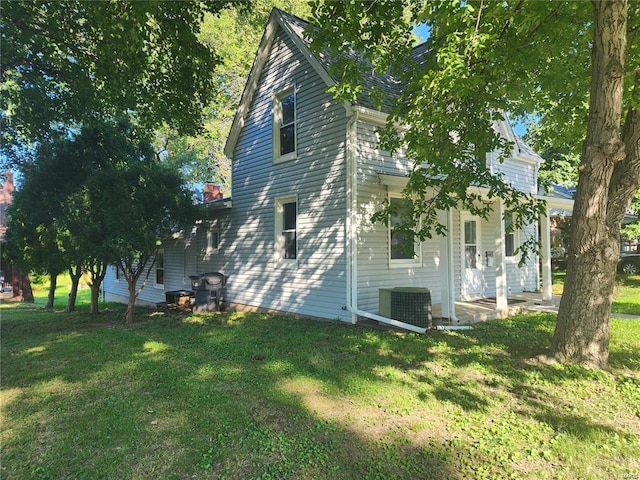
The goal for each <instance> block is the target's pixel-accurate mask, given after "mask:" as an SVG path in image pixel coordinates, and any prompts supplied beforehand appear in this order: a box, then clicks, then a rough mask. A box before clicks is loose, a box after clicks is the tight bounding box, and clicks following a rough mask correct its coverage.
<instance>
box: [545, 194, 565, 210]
mask: <svg viewBox="0 0 640 480" xmlns="http://www.w3.org/2000/svg"><path fill="white" fill-rule="evenodd" d="M536 199H538V200H544V201H545V202H546V203H547V208H549V209H550V208H555V209H559V210H573V199H571V198H560V197H547V196H545V195H536Z"/></svg>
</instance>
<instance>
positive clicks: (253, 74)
mask: <svg viewBox="0 0 640 480" xmlns="http://www.w3.org/2000/svg"><path fill="white" fill-rule="evenodd" d="M278 25H279V23H278V21H277V19H276V12H275V11H274V12H272V13H271V18H269V22H268V23H267V26H266V27H265V29H264V33H263V35H262V39H261V40H260V45H259V46H258V52H257V53H256V58H255V59H254V60H253V65H252V66H251V71H250V72H249V78H248V79H247V83H246V84H245V86H244V91H243V92H242V97H241V98H240V103H239V104H238V109H237V110H236V114H235V116H234V117H233V123H232V124H231V129H230V130H229V135H228V136H227V141H226V143H225V145H224V154H225V155H226V156H227V158H233V151H234V149H235V146H236V142H237V141H238V137H239V136H240V131H241V130H242V127H244V123H245V118H246V115H247V112H248V111H249V107H250V105H251V100H252V99H253V95H254V93H255V91H256V89H257V88H258V81H259V80H260V74H261V73H262V69H263V67H264V64H265V63H266V62H267V59H268V58H269V53H270V51H271V46H272V45H273V39H274V38H275V34H276V31H277V27H278Z"/></svg>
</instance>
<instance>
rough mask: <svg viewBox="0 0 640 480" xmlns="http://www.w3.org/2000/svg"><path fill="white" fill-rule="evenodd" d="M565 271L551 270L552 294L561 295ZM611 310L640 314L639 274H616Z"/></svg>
mask: <svg viewBox="0 0 640 480" xmlns="http://www.w3.org/2000/svg"><path fill="white" fill-rule="evenodd" d="M565 274H566V273H565V272H553V282H552V286H551V290H552V292H553V294H554V295H562V291H563V289H564V278H565ZM611 311H612V312H614V313H624V314H630V315H640V275H622V274H619V275H617V276H616V286H615V289H614V292H613V305H612V306H611Z"/></svg>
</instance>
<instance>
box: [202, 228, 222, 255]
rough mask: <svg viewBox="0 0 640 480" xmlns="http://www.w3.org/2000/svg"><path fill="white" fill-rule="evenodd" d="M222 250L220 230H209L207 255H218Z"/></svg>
mask: <svg viewBox="0 0 640 480" xmlns="http://www.w3.org/2000/svg"><path fill="white" fill-rule="evenodd" d="M219 248H220V230H219V229H218V227H211V228H209V229H208V230H207V249H206V250H205V253H206V254H207V255H217V254H218V251H219Z"/></svg>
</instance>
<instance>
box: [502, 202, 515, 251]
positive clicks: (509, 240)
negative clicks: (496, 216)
mask: <svg viewBox="0 0 640 480" xmlns="http://www.w3.org/2000/svg"><path fill="white" fill-rule="evenodd" d="M517 248H518V245H517V238H516V232H515V230H514V229H513V214H512V213H511V212H505V214H504V256H505V257H513V256H514V255H515V253H516V249H517Z"/></svg>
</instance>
